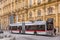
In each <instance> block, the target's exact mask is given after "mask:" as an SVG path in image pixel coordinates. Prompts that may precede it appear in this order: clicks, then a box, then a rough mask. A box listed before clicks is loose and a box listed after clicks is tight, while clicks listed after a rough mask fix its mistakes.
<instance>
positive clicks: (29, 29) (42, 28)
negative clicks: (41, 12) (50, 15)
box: [10, 21, 53, 35]
mask: <svg viewBox="0 0 60 40" xmlns="http://www.w3.org/2000/svg"><path fill="white" fill-rule="evenodd" d="M10 27H11V32H12V33H22V30H23V27H22V22H21V23H15V24H10ZM24 31H25V33H27V34H43V35H52V34H53V32H52V31H53V25H52V24H50V23H47V22H46V21H35V22H25V30H24Z"/></svg>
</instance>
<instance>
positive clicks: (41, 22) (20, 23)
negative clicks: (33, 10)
mask: <svg viewBox="0 0 60 40" xmlns="http://www.w3.org/2000/svg"><path fill="white" fill-rule="evenodd" d="M24 23H25V25H27V26H28V25H45V24H46V21H35V22H30V21H27V22H24ZM10 26H22V22H19V23H13V24H10Z"/></svg>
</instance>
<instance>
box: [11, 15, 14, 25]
mask: <svg viewBox="0 0 60 40" xmlns="http://www.w3.org/2000/svg"><path fill="white" fill-rule="evenodd" d="M12 23H14V16H13V15H11V16H10V24H12Z"/></svg>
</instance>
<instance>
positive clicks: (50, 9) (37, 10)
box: [0, 0, 60, 32]
mask: <svg viewBox="0 0 60 40" xmlns="http://www.w3.org/2000/svg"><path fill="white" fill-rule="evenodd" d="M48 18H53V19H54V27H55V28H56V29H58V32H60V0H0V26H1V28H2V29H7V28H8V27H9V24H11V23H17V22H22V21H39V20H40V21H41V20H43V21H44V20H45V21H46V20H47V19H48Z"/></svg>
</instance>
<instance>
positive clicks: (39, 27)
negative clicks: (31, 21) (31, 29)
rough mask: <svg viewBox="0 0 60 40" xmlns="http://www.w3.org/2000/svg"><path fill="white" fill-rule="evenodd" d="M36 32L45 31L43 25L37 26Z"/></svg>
mask: <svg viewBox="0 0 60 40" xmlns="http://www.w3.org/2000/svg"><path fill="white" fill-rule="evenodd" d="M37 30H43V31H44V30H45V25H38V28H37Z"/></svg>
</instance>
